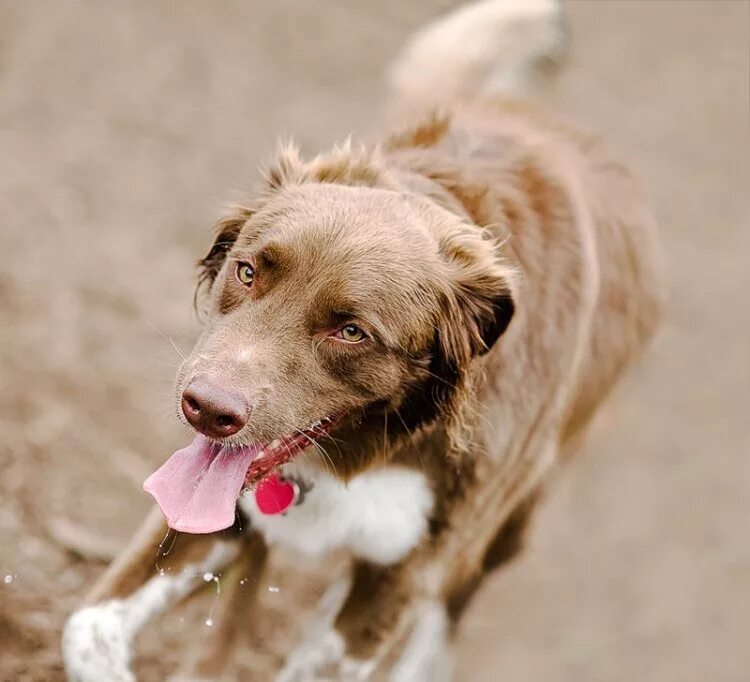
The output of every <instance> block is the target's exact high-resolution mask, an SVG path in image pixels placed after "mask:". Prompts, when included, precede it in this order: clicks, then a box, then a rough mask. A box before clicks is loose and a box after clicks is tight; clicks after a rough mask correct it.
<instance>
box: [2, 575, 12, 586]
mask: <svg viewBox="0 0 750 682" xmlns="http://www.w3.org/2000/svg"><path fill="white" fill-rule="evenodd" d="M13 577H14V576H12V575H11V574H10V573H8V575H6V576H5V577H4V578H3V582H4V583H5V584H6V585H10V584H11V583H12V582H13Z"/></svg>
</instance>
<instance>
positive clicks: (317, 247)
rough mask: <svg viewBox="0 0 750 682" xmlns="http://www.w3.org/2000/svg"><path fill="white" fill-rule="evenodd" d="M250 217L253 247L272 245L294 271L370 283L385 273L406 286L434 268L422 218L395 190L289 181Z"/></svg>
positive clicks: (434, 259)
mask: <svg viewBox="0 0 750 682" xmlns="http://www.w3.org/2000/svg"><path fill="white" fill-rule="evenodd" d="M251 223H252V226H251V227H250V229H249V230H248V235H247V240H248V241H249V242H252V241H254V245H255V248H262V247H263V246H266V247H270V248H272V250H273V251H274V253H276V254H280V255H281V257H282V258H284V260H286V261H287V262H288V263H290V264H292V265H293V267H292V268H290V270H293V271H296V274H298V275H299V274H304V273H307V274H308V275H313V274H315V275H316V276H318V277H326V278H330V277H339V278H340V277H342V276H345V277H346V278H347V279H350V278H351V277H359V278H361V279H363V280H369V281H372V282H373V283H375V282H377V281H381V280H383V279H384V278H385V279H388V280H389V281H391V283H392V284H396V285H398V284H399V283H400V284H402V285H405V286H407V287H408V286H410V285H419V284H420V283H421V282H422V280H423V279H424V278H425V277H430V276H434V271H435V268H437V267H439V256H438V249H437V244H436V242H435V240H434V239H433V237H432V236H431V233H430V230H429V229H428V226H427V225H426V224H425V219H424V216H423V215H422V214H421V213H420V212H419V211H418V210H416V209H415V207H414V206H413V205H412V204H411V203H410V201H409V199H408V198H407V197H405V196H404V195H402V194H400V193H398V192H392V191H387V190H381V189H376V188H371V187H348V186H342V185H325V184H313V183H311V184H308V185H301V186H296V187H293V188H291V189H288V190H285V191H282V192H280V193H279V195H278V196H275V197H273V198H272V199H271V200H269V201H268V202H267V204H266V205H265V206H264V207H263V208H262V209H261V210H260V211H258V213H257V214H256V216H255V217H254V218H253V220H252V221H251ZM290 274H291V273H290ZM394 280H396V281H395V282H394Z"/></svg>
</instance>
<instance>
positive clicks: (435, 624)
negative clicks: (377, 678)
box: [389, 599, 453, 682]
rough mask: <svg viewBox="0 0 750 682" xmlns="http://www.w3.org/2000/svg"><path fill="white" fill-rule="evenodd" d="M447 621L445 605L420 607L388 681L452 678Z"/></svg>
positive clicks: (442, 681) (440, 681)
mask: <svg viewBox="0 0 750 682" xmlns="http://www.w3.org/2000/svg"><path fill="white" fill-rule="evenodd" d="M450 627H451V626H450V619H449V617H448V612H447V609H446V607H445V604H443V602H442V601H441V600H438V599H434V600H430V601H425V602H424V603H422V604H420V606H419V608H418V612H417V621H416V623H415V625H414V628H413V629H412V631H411V634H410V635H409V639H408V640H407V643H406V647H405V648H404V650H403V652H402V653H401V656H400V657H399V659H398V660H397V661H396V663H395V665H394V666H393V670H392V671H391V675H390V677H389V679H390V681H391V682H448V680H450V679H452V663H453V661H452V658H451V652H450V636H449V633H450Z"/></svg>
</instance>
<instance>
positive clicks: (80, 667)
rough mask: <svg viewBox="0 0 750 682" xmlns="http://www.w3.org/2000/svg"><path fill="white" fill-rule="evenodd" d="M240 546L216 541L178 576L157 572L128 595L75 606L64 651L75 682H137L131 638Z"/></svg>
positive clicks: (225, 561)
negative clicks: (104, 681) (132, 665)
mask: <svg viewBox="0 0 750 682" xmlns="http://www.w3.org/2000/svg"><path fill="white" fill-rule="evenodd" d="M236 551H237V549H236V547H234V546H231V545H228V544H226V543H222V542H217V543H216V544H215V545H214V547H213V549H212V551H211V552H210V553H209V555H208V556H207V557H206V558H205V559H204V560H203V561H202V562H201V563H200V564H192V565H188V566H186V567H185V568H184V569H183V570H182V571H181V572H180V573H179V574H178V575H174V576H173V575H157V576H155V577H153V578H151V579H150V580H149V581H148V582H147V583H145V584H144V585H143V587H141V588H140V589H138V590H136V591H135V592H133V594H131V595H130V596H129V597H127V598H126V599H112V600H110V601H106V602H102V603H101V604H96V605H95V606H89V607H87V608H84V609H81V610H80V611H76V612H75V613H74V614H73V615H72V616H71V617H70V618H69V619H68V621H67V623H65V628H64V630H63V637H62V653H63V661H64V663H65V671H66V673H67V676H68V679H69V680H71V682H102V681H103V680H106V681H107V682H134V680H135V676H134V675H133V673H132V672H131V670H130V658H131V649H132V642H133V639H134V638H135V636H136V634H137V633H138V631H139V630H140V629H141V628H142V627H143V626H144V625H145V624H146V623H147V622H148V621H149V620H150V619H151V618H153V617H154V616H155V615H158V614H159V613H162V612H163V611H164V610H165V609H166V608H167V607H168V606H170V605H171V604H174V603H175V602H177V601H179V600H180V599H182V598H183V597H185V596H187V595H188V594H190V593H191V592H192V591H193V590H195V589H196V588H197V587H199V586H201V585H203V584H205V582H204V578H203V575H204V573H205V572H206V571H217V570H220V569H221V568H222V567H223V566H225V565H226V564H227V563H228V562H229V561H230V560H231V559H232V558H233V557H234V556H235V555H236Z"/></svg>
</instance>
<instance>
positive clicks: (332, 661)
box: [277, 560, 416, 682]
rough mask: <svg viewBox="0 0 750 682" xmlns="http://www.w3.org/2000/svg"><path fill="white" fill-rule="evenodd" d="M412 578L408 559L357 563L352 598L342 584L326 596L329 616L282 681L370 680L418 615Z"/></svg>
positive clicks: (279, 680) (319, 623) (288, 665)
mask: <svg viewBox="0 0 750 682" xmlns="http://www.w3.org/2000/svg"><path fill="white" fill-rule="evenodd" d="M411 574H412V571H411V566H410V563H409V561H408V560H407V561H406V562H403V563H401V564H397V565H395V566H390V567H381V566H376V565H374V564H370V563H367V562H358V563H356V564H355V566H354V570H353V576H352V579H351V581H350V582H349V585H350V588H349V589H348V593H347V592H346V587H348V586H345V585H343V584H339V585H335V586H334V587H333V588H331V590H329V593H326V596H325V597H324V599H323V601H324V602H325V601H327V602H328V604H327V605H326V608H327V609H328V614H327V615H328V617H327V618H326V617H323V618H320V617H318V618H317V619H316V620H315V621H314V622H313V627H312V628H311V631H310V634H309V635H308V637H307V638H306V639H305V640H304V641H303V642H302V643H301V644H300V646H298V647H297V648H296V649H295V650H294V651H293V652H292V654H291V655H290V656H289V658H288V660H287V662H286V665H285V666H284V668H283V670H282V671H281V673H280V674H279V676H278V678H277V682H313V681H315V682H322V681H323V680H336V681H338V682H360V681H362V680H367V679H369V677H370V676H371V674H372V673H373V671H374V670H375V669H376V667H377V665H378V663H379V662H380V661H381V660H382V658H383V657H384V656H385V655H386V654H387V653H388V652H389V651H390V649H391V647H392V646H394V645H395V644H396V643H397V641H398V640H399V638H400V637H401V635H402V634H403V633H404V631H405V629H406V628H407V627H408V626H409V625H410V624H411V622H412V619H413V617H414V616H416V609H415V607H416V601H415V596H416V595H415V591H414V590H413V589H412V588H413V585H412V579H411ZM337 600H338V601H337ZM337 607H340V608H337Z"/></svg>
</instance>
